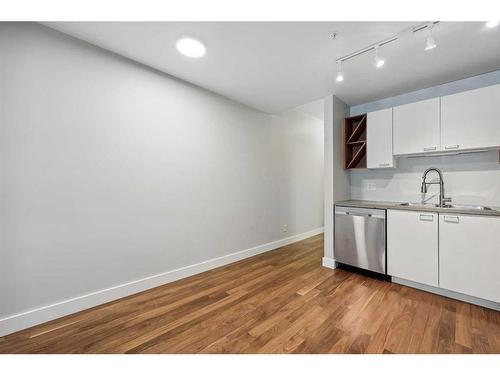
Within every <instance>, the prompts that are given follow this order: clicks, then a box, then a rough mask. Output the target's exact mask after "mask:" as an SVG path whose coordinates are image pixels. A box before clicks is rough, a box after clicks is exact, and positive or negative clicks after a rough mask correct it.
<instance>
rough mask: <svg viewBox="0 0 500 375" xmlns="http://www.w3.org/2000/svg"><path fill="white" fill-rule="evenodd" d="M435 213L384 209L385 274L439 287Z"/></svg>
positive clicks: (436, 218) (436, 220)
mask: <svg viewBox="0 0 500 375" xmlns="http://www.w3.org/2000/svg"><path fill="white" fill-rule="evenodd" d="M438 259H439V257H438V214H437V213H433V212H416V211H401V210H388V211H387V273H388V274H389V275H391V276H395V277H399V278H402V279H406V280H410V281H414V282H417V283H421V284H426V285H431V286H435V287H437V286H438V272H439V266H438Z"/></svg>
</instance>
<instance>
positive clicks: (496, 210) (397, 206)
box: [335, 200, 500, 217]
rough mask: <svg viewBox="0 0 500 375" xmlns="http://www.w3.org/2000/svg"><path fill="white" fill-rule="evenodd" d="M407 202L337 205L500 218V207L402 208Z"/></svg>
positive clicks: (338, 204) (355, 202) (423, 206)
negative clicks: (402, 204)
mask: <svg viewBox="0 0 500 375" xmlns="http://www.w3.org/2000/svg"><path fill="white" fill-rule="evenodd" d="M401 203H405V202H387V201H364V200H346V201H337V202H335V205H337V206H344V207H359V208H381V209H391V210H404V211H420V212H441V213H447V214H462V215H480V216H498V217H500V207H493V206H487V207H490V208H492V210H475V209H466V208H441V207H433V206H430V205H429V206H425V205H422V206H401Z"/></svg>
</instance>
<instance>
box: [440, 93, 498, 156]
mask: <svg viewBox="0 0 500 375" xmlns="http://www.w3.org/2000/svg"><path fill="white" fill-rule="evenodd" d="M441 144H442V147H443V149H444V150H466V149H475V148H488V147H498V146H500V85H494V86H489V87H484V88H481V89H477V90H471V91H465V92H462V93H459V94H454V95H449V96H443V97H442V98H441Z"/></svg>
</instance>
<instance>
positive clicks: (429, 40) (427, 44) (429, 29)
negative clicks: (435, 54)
mask: <svg viewBox="0 0 500 375" xmlns="http://www.w3.org/2000/svg"><path fill="white" fill-rule="evenodd" d="M432 27H433V26H432V25H431V26H427V33H428V34H427V40H426V41H425V48H424V51H430V50H431V49H434V48H436V47H437V45H436V41H435V40H434V37H433V35H432Z"/></svg>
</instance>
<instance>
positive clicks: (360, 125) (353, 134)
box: [344, 114, 366, 169]
mask: <svg viewBox="0 0 500 375" xmlns="http://www.w3.org/2000/svg"><path fill="white" fill-rule="evenodd" d="M344 150H345V165H344V167H345V169H360V168H366V114H362V115H358V116H353V117H346V118H345V120H344Z"/></svg>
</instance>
